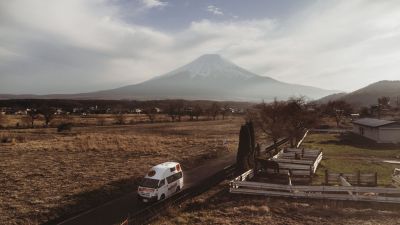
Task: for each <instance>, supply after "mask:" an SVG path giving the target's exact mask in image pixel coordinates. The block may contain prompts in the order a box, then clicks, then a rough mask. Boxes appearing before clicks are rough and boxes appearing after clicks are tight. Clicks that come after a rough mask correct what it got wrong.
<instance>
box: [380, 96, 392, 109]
mask: <svg viewBox="0 0 400 225" xmlns="http://www.w3.org/2000/svg"><path fill="white" fill-rule="evenodd" d="M378 104H379V105H380V106H382V107H389V105H390V97H386V96H383V97H380V98H378Z"/></svg>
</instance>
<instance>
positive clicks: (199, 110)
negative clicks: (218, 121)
mask: <svg viewBox="0 0 400 225" xmlns="http://www.w3.org/2000/svg"><path fill="white" fill-rule="evenodd" d="M202 114H203V109H202V108H201V107H200V105H198V104H197V105H195V106H194V107H193V112H192V115H193V116H194V117H196V120H199V116H201V115H202Z"/></svg>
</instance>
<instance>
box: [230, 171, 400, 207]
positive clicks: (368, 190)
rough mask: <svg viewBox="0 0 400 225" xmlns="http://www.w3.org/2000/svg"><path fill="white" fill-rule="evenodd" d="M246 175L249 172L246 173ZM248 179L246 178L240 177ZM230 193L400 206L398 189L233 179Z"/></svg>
mask: <svg viewBox="0 0 400 225" xmlns="http://www.w3.org/2000/svg"><path fill="white" fill-rule="evenodd" d="M246 173H247V174H250V173H251V172H249V171H247V172H246ZM243 177H248V176H242V178H243ZM229 192H230V193H234V194H250V195H265V196H282V197H294V198H313V199H331V200H348V201H370V202H385V203H396V204H400V189H398V188H381V187H355V186H300V185H299V186H292V185H282V184H270V183H260V182H251V181H246V180H244V181H243V180H242V181H240V179H237V178H236V179H234V180H232V181H231V182H230V188H229Z"/></svg>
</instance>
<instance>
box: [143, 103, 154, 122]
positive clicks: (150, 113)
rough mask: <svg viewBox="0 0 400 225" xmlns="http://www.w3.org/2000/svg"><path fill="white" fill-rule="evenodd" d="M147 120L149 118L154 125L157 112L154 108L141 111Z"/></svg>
mask: <svg viewBox="0 0 400 225" xmlns="http://www.w3.org/2000/svg"><path fill="white" fill-rule="evenodd" d="M143 112H144V113H145V114H146V116H147V118H149V120H150V122H151V123H154V121H155V120H156V117H157V110H156V109H155V108H154V107H147V108H145V109H144V110H143Z"/></svg>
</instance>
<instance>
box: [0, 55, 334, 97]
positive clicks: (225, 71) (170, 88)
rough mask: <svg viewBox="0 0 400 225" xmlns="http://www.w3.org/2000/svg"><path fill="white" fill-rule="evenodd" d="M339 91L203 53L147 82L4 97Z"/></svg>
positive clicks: (290, 94)
mask: <svg viewBox="0 0 400 225" xmlns="http://www.w3.org/2000/svg"><path fill="white" fill-rule="evenodd" d="M333 93H335V91H330V90H324V89H320V88H315V87H310V86H304V85H297V84H289V83H284V82H280V81H277V80H275V79H272V78H270V77H264V76H259V75H257V74H254V73H252V72H250V71H248V70H245V69H243V68H241V67H239V66H237V65H235V64H233V63H232V62H230V61H228V60H226V59H224V58H222V57H221V56H219V55H215V54H208V55H203V56H201V57H199V58H197V59H196V60H194V61H193V62H191V63H189V64H187V65H184V66H182V67H180V68H178V69H176V70H173V71H171V72H169V73H166V74H164V75H162V76H158V77H155V78H153V79H150V80H148V81H145V82H143V83H139V84H134V85H128V86H124V87H120V88H116V89H111V90H104V91H97V92H91V93H80V94H68V95H41V96H38V95H23V96H18V95H15V96H11V95H6V96H1V95H0V99H1V98H52V99H59V98H63V99H116V100H119V99H138V100H152V99H188V100H199V99H203V100H221V101H261V100H265V101H272V100H273V99H274V98H278V99H287V98H290V97H293V96H306V97H308V98H310V99H318V98H321V97H323V96H326V95H329V94H333Z"/></svg>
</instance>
